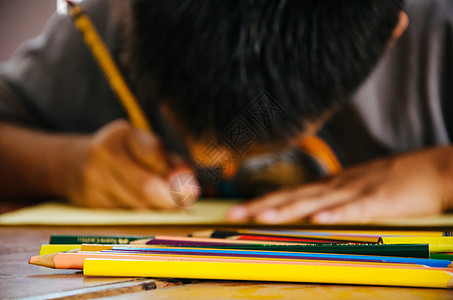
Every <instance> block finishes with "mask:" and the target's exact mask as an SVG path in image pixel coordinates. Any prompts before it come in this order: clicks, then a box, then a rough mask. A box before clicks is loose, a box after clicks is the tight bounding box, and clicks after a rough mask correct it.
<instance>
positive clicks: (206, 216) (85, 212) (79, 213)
mask: <svg viewBox="0 0 453 300" xmlns="http://www.w3.org/2000/svg"><path fill="white" fill-rule="evenodd" d="M237 203H238V200H231V199H202V200H201V201H199V202H198V203H197V204H195V205H194V206H193V207H191V208H189V209H187V210H179V211H159V210H130V209H93V208H83V207H77V206H72V205H69V204H64V203H57V202H46V203H42V204H38V205H35V206H30V207H27V208H23V209H19V210H16V211H12V212H8V213H5V214H3V215H0V225H99V226H101V225H185V224H189V225H190V224H192V225H198V224H200V225H227V224H228V222H227V221H226V219H225V215H226V213H227V211H228V210H229V209H230V208H231V207H232V206H233V205H235V204H237ZM296 225H304V226H307V225H309V224H308V223H306V222H299V223H298V224H296ZM356 225H358V226H360V228H366V227H367V226H370V225H371V226H389V227H395V226H397V227H453V214H444V215H439V216H432V217H420V218H391V219H381V220H376V221H373V222H370V223H366V224H363V223H361V224H356Z"/></svg>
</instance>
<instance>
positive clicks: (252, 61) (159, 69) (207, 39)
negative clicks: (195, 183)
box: [128, 0, 403, 143]
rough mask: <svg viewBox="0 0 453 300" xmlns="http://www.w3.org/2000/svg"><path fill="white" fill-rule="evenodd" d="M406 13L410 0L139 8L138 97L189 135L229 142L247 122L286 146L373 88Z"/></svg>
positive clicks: (161, 1)
mask: <svg viewBox="0 0 453 300" xmlns="http://www.w3.org/2000/svg"><path fill="white" fill-rule="evenodd" d="M402 6H403V0H362V1H357V0H304V1H301V0H234V1H233V0H223V1H212V0H185V1H181V0H153V1H148V0H135V1H133V5H132V26H131V28H130V30H131V31H130V35H131V36H132V38H131V39H130V41H131V43H130V47H129V49H128V50H129V52H128V54H129V55H128V60H129V61H128V62H129V64H130V65H131V69H130V70H131V71H132V72H131V74H133V75H132V78H133V79H134V82H135V84H136V88H138V89H139V90H142V91H143V90H146V91H147V92H149V95H150V96H151V97H152V98H153V99H154V101H159V102H160V104H163V105H164V106H165V107H166V108H167V109H168V110H169V111H170V112H171V114H172V115H173V116H174V118H175V119H177V120H178V122H179V123H180V124H182V126H183V127H184V129H185V130H186V131H187V133H188V134H189V135H190V136H192V137H194V138H198V137H200V136H203V135H210V136H217V137H219V136H222V134H225V130H227V129H228V128H231V124H233V123H234V122H238V121H237V120H238V118H239V122H242V123H241V125H243V126H245V127H247V128H249V129H250V130H252V131H253V132H255V133H256V134H257V135H258V136H259V138H260V141H261V142H263V143H269V142H270V143H285V142H287V141H288V140H290V139H291V138H294V137H296V136H298V135H299V134H300V133H301V132H303V131H304V129H305V126H306V125H307V124H310V123H313V122H315V121H316V120H318V119H319V118H322V117H323V116H325V115H326V113H328V112H329V111H332V110H334V109H335V108H336V107H338V106H339V105H340V104H341V103H342V102H343V100H344V99H345V98H347V97H348V96H350V95H351V93H352V92H353V91H354V90H355V89H356V88H357V87H358V86H359V85H360V84H361V83H362V82H363V81H364V79H365V78H366V77H367V76H368V74H369V73H370V72H371V70H372V69H373V67H374V66H375V65H376V63H377V61H378V59H379V58H380V56H381V55H382V54H383V52H384V51H385V49H386V47H387V45H388V42H389V39H390V37H391V35H392V32H393V30H394V28H395V26H396V25H397V23H398V19H399V13H400V11H401V9H402ZM263 93H264V94H263ZM263 95H264V96H263ZM263 97H264V98H263ZM263 99H264V100H263ZM266 105H267V106H268V107H267V110H266ZM263 109H264V110H263ZM266 113H267V114H268V115H267V117H266V116H265V114H266ZM260 114H261V115H260ZM257 116H258V119H257V118H256V117H257ZM260 117H261V119H259V118H260ZM260 120H261V121H260ZM244 124H245V125H244ZM221 140H222V139H221Z"/></svg>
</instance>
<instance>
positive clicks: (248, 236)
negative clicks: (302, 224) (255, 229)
mask: <svg viewBox="0 0 453 300" xmlns="http://www.w3.org/2000/svg"><path fill="white" fill-rule="evenodd" d="M352 239H354V238H352ZM352 239H349V238H348V239H347V240H344V239H343V240H342V239H324V238H322V239H321V238H314V237H313V238H311V237H304V238H302V237H297V238H296V237H282V236H270V235H269V236H268V235H253V234H241V235H234V236H229V237H227V238H226V239H224V240H235V241H262V242H264V241H266V243H267V242H295V243H312V244H316V243H317V244H322V243H324V244H326V243H327V244H328V243H330V244H333V243H337V244H338V243H343V244H344V243H355V244H365V243H378V242H379V241H380V240H379V238H371V239H370V240H369V241H367V242H365V241H357V240H354V241H352ZM361 239H362V238H361Z"/></svg>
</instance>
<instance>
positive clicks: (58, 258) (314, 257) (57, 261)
mask: <svg viewBox="0 0 453 300" xmlns="http://www.w3.org/2000/svg"><path fill="white" fill-rule="evenodd" d="M69 254H71V255H69ZM72 254H74V255H72ZM196 254H198V255H196ZM97 255H101V256H102V255H104V256H106V257H109V258H112V257H113V256H116V255H119V256H123V257H125V256H131V257H135V258H137V256H140V257H142V256H164V255H167V256H172V257H211V258H212V257H216V256H215V255H211V253H201V254H200V253H195V255H183V254H177V253H176V254H164V255H162V254H135V253H128V252H112V253H109V252H89V251H78V252H77V253H68V252H65V253H55V254H49V255H41V256H35V257H32V258H31V259H30V261H29V263H34V264H38V265H39V264H41V265H43V266H48V267H55V268H62V269H71V268H79V267H80V268H81V266H82V265H81V263H80V258H81V257H83V258H87V257H92V256H97ZM221 258H242V259H267V260H285V261H287V260H305V261H320V262H323V261H336V262H355V263H392V264H412V265H420V266H426V267H433V268H453V263H452V262H451V261H450V260H441V259H426V258H405V257H392V256H368V255H348V254H320V253H307V254H306V255H299V256H296V257H294V256H283V257H279V256H278V255H250V254H239V255H229V254H225V255H223V256H221ZM74 261H75V262H74ZM82 262H83V261H82ZM70 265H72V267H69V266H70ZM74 266H77V267H74Z"/></svg>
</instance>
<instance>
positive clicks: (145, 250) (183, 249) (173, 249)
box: [82, 245, 428, 258]
mask: <svg viewBox="0 0 453 300" xmlns="http://www.w3.org/2000/svg"><path fill="white" fill-rule="evenodd" d="M426 247H427V245H426ZM82 250H87V251H90V250H88V249H84V248H83V246H82ZM106 250H107V249H106ZM111 251H118V252H126V251H128V252H131V253H132V252H136V253H140V252H142V253H159V252H161V253H166V252H168V253H172V252H180V253H184V254H186V253H187V254H190V253H196V252H198V253H202V252H212V253H218V254H219V255H222V254H224V253H242V254H247V253H248V254H252V255H253V254H258V255H260V254H266V255H279V256H282V255H283V256H296V255H297V254H301V253H333V254H358V255H376V256H399V257H414V258H417V257H418V258H428V257H426V256H424V257H421V256H410V255H407V253H406V254H404V255H384V254H382V253H383V252H379V251H377V252H378V253H377V254H373V253H367V254H364V253H344V252H343V253H341V252H338V251H336V252H315V251H305V252H304V251H298V252H293V251H277V250H275V249H267V250H266V249H260V250H252V249H222V248H201V247H199V248H193V247H166V246H161V247H155V248H151V247H146V248H138V247H137V248H132V247H124V246H123V247H115V246H113V247H112V248H111ZM230 251H231V252H230ZM241 251H242V252H241ZM351 252H353V251H351ZM356 252H359V251H356ZM402 252H404V251H402ZM386 254H388V253H386Z"/></svg>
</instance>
